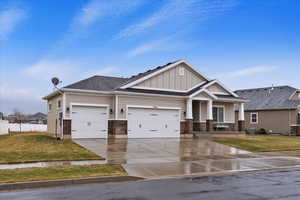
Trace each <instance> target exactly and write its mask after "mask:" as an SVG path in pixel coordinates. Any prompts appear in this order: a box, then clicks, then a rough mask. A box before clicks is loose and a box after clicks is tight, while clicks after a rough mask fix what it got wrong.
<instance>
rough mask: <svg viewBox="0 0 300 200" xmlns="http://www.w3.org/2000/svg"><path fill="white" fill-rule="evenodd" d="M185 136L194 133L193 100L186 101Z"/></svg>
mask: <svg viewBox="0 0 300 200" xmlns="http://www.w3.org/2000/svg"><path fill="white" fill-rule="evenodd" d="M184 127H185V128H184V134H191V133H192V132H193V100H192V99H191V98H189V99H187V100H186V116H185V126H184Z"/></svg>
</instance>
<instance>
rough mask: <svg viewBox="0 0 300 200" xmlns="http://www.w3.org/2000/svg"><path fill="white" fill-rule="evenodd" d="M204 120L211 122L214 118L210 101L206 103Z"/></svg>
mask: <svg viewBox="0 0 300 200" xmlns="http://www.w3.org/2000/svg"><path fill="white" fill-rule="evenodd" d="M206 106H207V107H206V120H213V119H214V116H213V102H212V100H209V101H207V105H206Z"/></svg>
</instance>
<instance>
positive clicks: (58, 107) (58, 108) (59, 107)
mask: <svg viewBox="0 0 300 200" xmlns="http://www.w3.org/2000/svg"><path fill="white" fill-rule="evenodd" d="M58 102H60V104H59V103H58ZM56 103H57V104H56V107H57V110H60V109H61V106H62V103H61V99H57V102H56Z"/></svg>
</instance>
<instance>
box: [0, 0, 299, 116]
mask: <svg viewBox="0 0 300 200" xmlns="http://www.w3.org/2000/svg"><path fill="white" fill-rule="evenodd" d="M299 35H300V1H298V0H264V1H262V0H251V1H250V0H209V1H208V0H159V1H156V0H130V1H129V0H109V1H107V0H76V1H73V0H61V1H58V0H43V1H40V0H23V1H22V0H1V1H0V43H1V46H0V67H1V69H0V70H1V71H0V111H4V112H5V113H6V114H7V113H9V112H11V111H12V110H13V109H15V108H16V109H19V110H20V111H22V112H25V113H33V112H37V111H43V112H45V111H46V106H45V102H44V101H43V100H41V97H42V96H44V95H46V94H48V93H50V92H51V91H52V90H53V88H52V86H51V83H50V78H51V77H53V76H57V77H59V78H60V79H61V80H62V82H63V85H65V84H69V83H72V82H75V81H78V80H80V79H83V78H87V77H89V76H92V75H95V74H98V75H108V76H124V77H127V76H131V75H132V74H136V73H139V72H143V71H145V70H147V69H149V68H152V67H155V66H158V65H163V64H165V63H168V62H170V61H174V60H178V59H186V60H188V61H189V62H190V63H191V64H193V65H194V66H195V67H197V68H198V69H199V71H201V72H203V73H204V74H206V75H207V76H208V77H210V78H217V79H219V80H220V81H222V82H223V83H224V84H225V85H226V86H227V87H229V88H231V89H233V90H234V89H242V88H252V87H265V86H271V85H272V84H274V85H291V86H294V87H297V88H300V79H299V74H300V37H299Z"/></svg>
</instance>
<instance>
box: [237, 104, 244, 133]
mask: <svg viewBox="0 0 300 200" xmlns="http://www.w3.org/2000/svg"><path fill="white" fill-rule="evenodd" d="M238 131H245V103H241V104H240V107H239V121H238Z"/></svg>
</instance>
